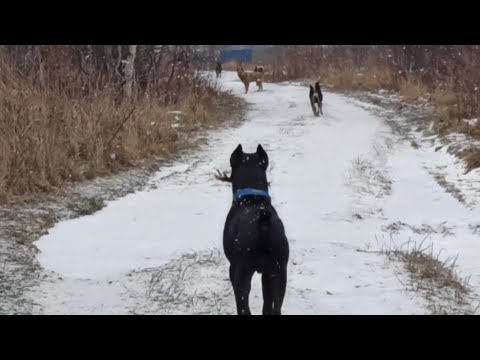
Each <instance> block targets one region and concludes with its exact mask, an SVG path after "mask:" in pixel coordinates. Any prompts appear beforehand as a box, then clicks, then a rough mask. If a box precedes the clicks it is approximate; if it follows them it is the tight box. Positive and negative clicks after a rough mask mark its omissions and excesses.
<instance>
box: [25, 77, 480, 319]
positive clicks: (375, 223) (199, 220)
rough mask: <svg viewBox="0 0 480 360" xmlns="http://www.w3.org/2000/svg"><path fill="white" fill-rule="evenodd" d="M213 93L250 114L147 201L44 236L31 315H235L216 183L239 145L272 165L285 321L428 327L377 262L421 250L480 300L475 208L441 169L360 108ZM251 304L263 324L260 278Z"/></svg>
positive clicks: (424, 304) (114, 207) (419, 297)
mask: <svg viewBox="0 0 480 360" xmlns="http://www.w3.org/2000/svg"><path fill="white" fill-rule="evenodd" d="M221 82H222V84H221V85H222V87H223V88H224V89H226V90H232V92H233V93H234V94H236V95H238V96H240V97H243V98H244V99H245V100H247V101H248V102H249V103H251V105H252V107H251V109H250V111H249V112H248V114H247V121H245V122H244V123H243V125H242V126H240V127H236V128H231V129H225V130H221V131H213V132H211V133H210V135H209V137H208V139H207V142H206V143H205V144H204V145H203V146H202V148H201V149H200V151H196V152H195V153H192V154H191V156H189V157H185V158H183V159H182V162H178V163H176V164H172V165H169V166H167V167H163V168H161V170H160V171H159V172H158V173H157V174H156V175H155V176H154V177H153V178H152V179H151V180H150V186H148V187H147V190H143V191H137V192H136V193H133V194H130V195H127V196H125V197H123V198H121V199H118V200H115V201H111V202H108V203H107V206H106V207H105V208H103V209H102V210H101V211H99V212H97V213H95V214H93V215H90V216H84V217H80V218H77V219H74V220H68V221H63V222H60V223H58V224H57V225H56V226H55V227H53V228H52V229H50V231H49V233H48V234H47V235H45V236H43V237H42V238H41V239H40V240H39V241H38V242H37V243H36V245H37V247H38V248H39V249H40V253H39V255H38V261H39V262H40V265H41V266H42V267H43V268H44V269H45V270H46V271H47V272H48V276H45V279H44V280H43V281H39V282H38V285H35V286H31V287H30V288H29V291H28V293H27V298H30V299H31V300H32V302H34V303H35V304H36V305H35V306H34V307H33V309H32V312H33V313H42V314H134V313H138V314H231V313H234V309H235V306H234V298H233V295H232V292H231V289H230V284H229V282H228V265H227V263H226V261H225V259H224V257H223V253H222V249H221V236H222V229H223V224H224V220H225V216H226V214H227V212H228V209H229V206H230V203H231V190H230V188H229V186H228V185H226V184H223V183H219V182H218V181H217V180H215V179H214V177H213V174H214V171H215V169H217V168H218V169H221V170H228V161H229V157H230V154H231V152H232V151H233V150H234V149H235V147H236V146H237V145H238V144H239V143H241V144H242V145H243V147H244V150H245V151H246V152H248V151H252V152H253V151H254V150H255V148H256V146H257V144H259V143H261V144H262V145H263V146H264V147H265V149H266V150H267V152H268V153H269V156H270V160H271V167H270V169H269V179H270V180H271V182H272V186H271V194H272V198H273V204H274V205H275V207H276V208H277V211H278V213H279V215H280V216H281V217H282V219H283V221H284V223H285V227H286V231H287V236H288V238H289V240H290V243H291V261H290V264H289V280H288V288H287V296H286V299H285V305H284V311H283V312H284V313H285V314H423V313H428V312H429V310H427V308H428V306H429V301H432V300H431V299H430V300H428V299H426V297H425V296H424V294H422V291H411V289H410V286H408V285H406V284H409V283H410V282H411V280H410V274H409V273H408V272H407V271H406V270H405V266H404V264H403V263H401V262H397V261H391V259H390V260H389V257H386V256H385V255H384V254H383V253H381V252H380V250H386V249H390V248H399V247H401V246H402V244H405V243H406V242H409V241H410V243H409V244H414V243H417V244H418V243H420V242H421V241H422V240H424V239H425V238H427V239H426V240H425V242H427V243H429V244H432V251H433V254H437V253H438V252H439V251H440V250H441V249H444V250H443V251H442V252H441V253H440V258H441V259H443V258H445V259H446V258H448V257H450V256H456V255H457V254H458V256H459V257H458V261H457V264H458V266H459V271H460V274H461V275H463V276H468V275H470V274H471V275H472V277H471V284H472V286H473V288H474V291H473V294H474V293H475V292H476V289H478V288H479V286H480V265H479V264H478V260H477V259H478V258H479V256H480V241H479V229H480V220H478V219H479V218H480V217H479V216H478V215H479V214H478V210H477V209H478V208H477V206H476V202H475V201H473V200H472V201H471V202H461V201H459V200H458V198H457V197H455V196H453V193H452V192H449V191H447V190H446V189H445V187H442V186H441V184H439V182H438V176H437V177H435V174H432V171H431V169H432V168H435V169H438V168H439V167H440V168H441V166H447V167H448V169H449V174H450V175H449V176H457V177H459V178H461V179H460V180H463V178H465V176H466V175H460V173H461V171H462V169H461V165H459V164H457V163H456V162H455V161H454V160H453V158H450V155H448V154H447V153H445V152H442V151H435V150H434V149H433V148H432V147H431V146H419V147H417V148H414V147H412V146H411V144H410V142H407V141H405V140H404V139H403V138H402V137H400V136H399V135H397V134H395V133H392V131H391V128H390V126H389V125H388V124H387V121H385V119H384V118H383V117H382V114H381V113H380V112H375V111H374V110H376V109H375V106H373V105H370V104H366V103H362V102H361V101H358V100H352V99H350V98H347V97H345V96H342V95H338V94H333V93H325V95H324V99H325V100H324V114H325V115H324V116H323V117H321V118H315V117H313V115H312V113H311V109H310V104H309V99H308V89H306V88H305V87H303V86H300V85H299V84H295V83H289V84H278V85H275V84H266V85H265V91H264V92H261V93H257V92H255V91H251V92H250V93H249V94H246V95H245V94H243V85H242V84H241V83H240V82H239V81H238V79H237V76H236V74H235V73H228V72H227V73H225V74H224V76H223V78H222V80H221ZM400 120H401V119H399V121H400ZM468 176H469V177H470V178H474V177H475V176H477V178H478V173H476V172H472V173H470V174H468ZM474 179H475V178H474ZM464 181H467V180H464ZM472 181H473V180H472ZM477 194H478V192H477ZM469 196H470V197H472V198H474V197H475V194H470V195H469ZM471 296H472V297H473V295H471ZM251 297H252V300H251V304H252V312H254V313H256V314H259V313H260V312H261V299H262V297H261V287H260V279H259V276H258V275H256V276H255V277H254V279H253V286H252V295H251ZM434 301H437V302H442V301H443V300H442V299H441V298H435V299H434ZM448 306H449V305H448V304H445V307H446V308H448ZM470 308H471V304H470V303H465V304H464V305H463V307H462V309H461V310H465V311H470ZM457 310H458V309H457Z"/></svg>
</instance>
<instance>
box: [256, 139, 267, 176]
mask: <svg viewBox="0 0 480 360" xmlns="http://www.w3.org/2000/svg"><path fill="white" fill-rule="evenodd" d="M257 154H258V160H259V161H260V167H261V168H262V169H263V170H265V171H266V170H267V168H268V155H267V153H266V151H265V150H264V149H263V147H262V145H258V147H257Z"/></svg>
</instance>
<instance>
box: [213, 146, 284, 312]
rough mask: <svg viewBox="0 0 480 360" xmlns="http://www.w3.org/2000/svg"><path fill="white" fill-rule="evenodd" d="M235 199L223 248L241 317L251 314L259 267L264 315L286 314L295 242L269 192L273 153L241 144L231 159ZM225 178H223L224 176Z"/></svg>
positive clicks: (231, 180)
mask: <svg viewBox="0 0 480 360" xmlns="http://www.w3.org/2000/svg"><path fill="white" fill-rule="evenodd" d="M230 165H231V167H232V174H231V175H230V177H228V176H226V175H224V178H223V179H222V180H223V181H228V182H231V183H232V189H233V203H232V207H231V209H230V211H229V213H228V216H227V220H226V222H225V229H224V233H223V247H224V251H225V255H226V257H227V259H228V261H229V262H230V281H231V282H232V286H233V291H234V294H235V300H236V304H237V313H238V315H251V312H250V307H249V302H248V299H249V294H250V286H251V280H252V276H253V274H254V273H255V271H257V272H259V273H261V274H262V289H263V315H281V313H282V311H281V309H282V304H283V299H284V296H285V291H286V286H287V263H288V258H289V245H288V240H287V237H286V235H285V230H284V227H283V223H282V221H281V220H280V218H279V217H278V215H277V212H276V211H275V209H274V207H273V206H272V203H271V201H270V195H269V193H268V182H267V175H266V171H267V167H268V155H267V153H266V152H265V150H264V149H263V148H262V146H261V145H258V148H257V152H256V153H254V154H245V153H243V150H242V146H241V145H239V146H238V147H237V148H236V150H235V151H234V152H233V153H232V155H231V157H230ZM219 179H221V178H219Z"/></svg>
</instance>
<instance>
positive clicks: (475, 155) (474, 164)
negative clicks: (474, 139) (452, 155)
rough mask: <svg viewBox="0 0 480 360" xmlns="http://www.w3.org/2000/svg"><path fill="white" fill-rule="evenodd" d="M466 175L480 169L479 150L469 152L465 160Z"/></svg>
mask: <svg viewBox="0 0 480 360" xmlns="http://www.w3.org/2000/svg"><path fill="white" fill-rule="evenodd" d="M464 160H465V163H466V164H467V173H468V172H470V171H472V170H473V169H477V168H479V167H480V149H476V150H474V151H471V152H470V153H469V154H468V155H467V156H466V157H465V158H464Z"/></svg>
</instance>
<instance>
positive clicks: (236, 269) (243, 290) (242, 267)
mask: <svg viewBox="0 0 480 360" xmlns="http://www.w3.org/2000/svg"><path fill="white" fill-rule="evenodd" d="M254 272H255V267H254V266H252V265H251V264H249V263H243V262H237V263H236V264H235V265H234V266H233V265H232V266H231V267H230V276H231V277H232V276H233V279H232V280H233V281H232V285H233V291H234V293H235V301H236V303H237V314H238V315H252V313H251V312H250V307H249V304H248V297H249V296H250V289H251V283H252V276H253V274H254Z"/></svg>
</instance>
